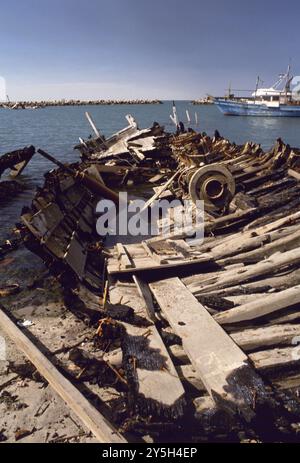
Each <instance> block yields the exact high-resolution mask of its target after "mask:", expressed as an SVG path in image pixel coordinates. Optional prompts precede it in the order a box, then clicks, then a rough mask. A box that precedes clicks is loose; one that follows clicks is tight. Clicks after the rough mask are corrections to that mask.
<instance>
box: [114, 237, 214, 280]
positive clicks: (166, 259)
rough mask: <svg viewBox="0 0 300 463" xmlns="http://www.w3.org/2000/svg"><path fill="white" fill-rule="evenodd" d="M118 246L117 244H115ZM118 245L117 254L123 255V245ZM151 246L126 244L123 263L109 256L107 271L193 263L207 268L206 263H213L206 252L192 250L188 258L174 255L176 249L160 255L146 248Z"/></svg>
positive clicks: (158, 267) (143, 269) (155, 268)
mask: <svg viewBox="0 0 300 463" xmlns="http://www.w3.org/2000/svg"><path fill="white" fill-rule="evenodd" d="M117 246H119V245H117ZM120 246H121V247H119V256H120V257H121V256H123V255H124V250H123V245H120ZM150 247H151V244H150V246H148V245H147V249H145V247H144V246H143V244H142V243H140V244H136V245H128V246H126V254H127V258H128V259H129V260H127V259H126V261H124V264H126V265H127V267H125V265H121V266H120V261H119V260H117V259H116V257H111V258H109V259H108V265H107V271H108V273H109V274H111V275H114V274H119V273H132V274H133V273H139V272H143V271H151V270H157V269H161V268H174V267H176V268H178V269H179V268H180V267H186V266H189V265H195V264H203V266H204V267H205V268H207V265H208V264H213V261H212V259H211V257H210V256H209V255H208V254H204V253H203V254H200V255H199V253H198V252H197V251H196V252H194V253H193V252H192V251H191V254H190V258H189V259H187V258H183V256H182V255H178V254H177V255H176V251H175V250H174V253H173V254H172V255H169V256H168V255H166V254H162V255H161V256H160V255H158V254H156V253H155V256H154V252H152V250H151V251H150V250H149V249H148V248H150ZM152 254H153V255H152ZM153 257H155V259H156V261H154V259H153ZM129 262H131V267H129ZM121 263H122V262H121ZM198 271H201V268H200V265H199V267H198Z"/></svg>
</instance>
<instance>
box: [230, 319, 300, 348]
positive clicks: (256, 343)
mask: <svg viewBox="0 0 300 463" xmlns="http://www.w3.org/2000/svg"><path fill="white" fill-rule="evenodd" d="M230 336H231V337H232V339H233V340H234V342H236V343H237V345H238V346H240V348H241V349H243V350H244V351H245V352H249V351H253V350H255V349H264V348H267V347H274V346H279V345H290V346H291V344H292V342H293V340H294V339H295V338H296V337H300V325H299V324H295V325H293V324H286V325H273V326H264V327H261V328H253V329H246V330H242V331H238V332H236V333H232V334H231V335H230ZM299 339H300V338H299Z"/></svg>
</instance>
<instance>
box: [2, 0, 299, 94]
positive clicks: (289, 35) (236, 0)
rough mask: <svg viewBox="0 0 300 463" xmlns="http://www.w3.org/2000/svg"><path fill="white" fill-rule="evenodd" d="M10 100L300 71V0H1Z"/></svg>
mask: <svg viewBox="0 0 300 463" xmlns="http://www.w3.org/2000/svg"><path fill="white" fill-rule="evenodd" d="M0 8H1V9H0V76H3V77H4V78H5V79H6V83H7V93H8V94H9V96H10V98H11V99H12V100H13V99H35V98H36V99H42V98H46V99H49V98H50V99H55V98H64V97H65V98H73V97H74V98H93V99H94V98H143V97H145V98H161V99H173V98H174V99H192V98H196V97H200V96H205V94H206V93H210V94H214V95H220V94H221V95H223V94H224V92H225V89H226V88H228V85H229V82H232V86H233V88H246V89H248V88H250V89H251V88H253V87H254V86H255V80H256V76H257V75H258V74H259V75H260V76H261V77H262V79H263V80H264V82H265V84H266V85H271V84H272V83H273V81H275V80H276V77H277V75H278V74H279V73H280V72H284V71H285V69H286V68H287V65H288V62H289V59H291V60H292V66H293V72H294V74H300V40H299V24H300V2H299V0H285V1H283V2H279V1H276V0H260V1H258V0H246V1H245V0H85V1H84V0H0Z"/></svg>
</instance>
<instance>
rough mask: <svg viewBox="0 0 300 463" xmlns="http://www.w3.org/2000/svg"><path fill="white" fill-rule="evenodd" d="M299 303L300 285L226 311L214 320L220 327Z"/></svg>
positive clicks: (252, 318)
mask: <svg viewBox="0 0 300 463" xmlns="http://www.w3.org/2000/svg"><path fill="white" fill-rule="evenodd" d="M298 303H300V285H299V286H294V287H293V288H289V289H286V290H284V291H280V292H278V293H272V294H268V295H266V296H264V297H262V298H259V299H258V300H255V301H252V302H249V303H248V304H244V305H241V306H239V307H234V308H233V309H229V310H226V311H225V312H222V313H219V314H217V315H215V316H214V319H215V320H216V321H217V322H218V323H220V325H226V324H232V323H238V322H242V321H246V320H254V319H256V318H260V317H263V316H264V315H268V314H270V313H273V312H276V311H278V310H281V309H284V308H286V307H290V306H292V305H295V304H298Z"/></svg>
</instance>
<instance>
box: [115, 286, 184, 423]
mask: <svg viewBox="0 0 300 463" xmlns="http://www.w3.org/2000/svg"><path fill="white" fill-rule="evenodd" d="M109 294H110V301H111V303H112V304H114V303H120V300H121V302H122V304H124V305H126V304H128V305H129V306H130V307H132V308H133V309H134V312H135V314H136V315H137V316H139V317H145V316H146V304H147V302H146V300H145V299H144V297H141V296H140V295H139V293H138V290H137V287H136V286H135V285H134V284H129V283H128V284H126V285H121V284H118V285H116V286H114V287H111V288H110V291H109ZM123 325H124V326H125V328H126V331H127V334H129V336H131V338H132V342H131V344H132V346H134V345H135V346H136V349H137V352H136V354H137V356H138V357H139V356H144V357H145V356H146V358H147V363H149V364H151V356H153V360H154V361H155V360H156V359H157V358H159V359H160V361H162V362H163V365H164V368H156V369H154V368H152V369H151V368H150V369H149V368H147V369H146V368H141V367H140V366H139V363H140V362H139V359H137V364H136V375H137V381H138V395H139V397H142V399H143V401H144V402H145V408H147V407H148V406H149V407H153V406H155V405H156V412H157V413H162V414H164V412H165V411H166V412H167V411H168V410H172V411H173V412H174V415H175V416H176V415H181V414H182V413H183V405H184V401H185V399H184V395H185V391H184V388H183V386H182V384H181V381H180V379H179V377H178V374H177V371H176V369H175V367H174V364H173V362H172V360H171V358H170V355H169V353H168V351H167V349H166V347H165V345H164V343H163V341H162V339H161V337H160V334H159V332H158V330H157V328H156V327H155V325H151V326H149V327H145V326H134V325H131V324H130V325H129V324H128V323H123ZM141 340H147V349H146V350H145V346H144V343H141ZM139 345H141V347H143V350H142V351H140V350H139ZM167 413H168V412H167Z"/></svg>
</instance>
